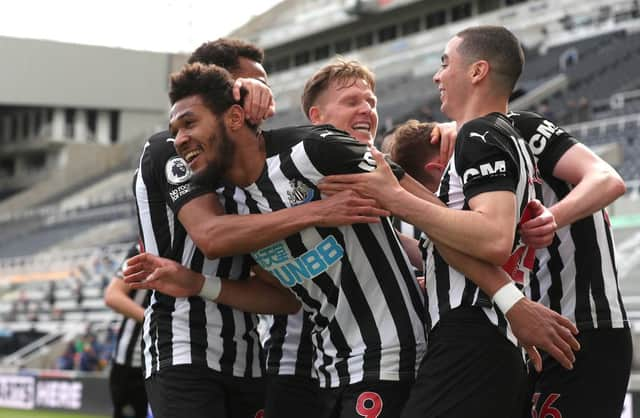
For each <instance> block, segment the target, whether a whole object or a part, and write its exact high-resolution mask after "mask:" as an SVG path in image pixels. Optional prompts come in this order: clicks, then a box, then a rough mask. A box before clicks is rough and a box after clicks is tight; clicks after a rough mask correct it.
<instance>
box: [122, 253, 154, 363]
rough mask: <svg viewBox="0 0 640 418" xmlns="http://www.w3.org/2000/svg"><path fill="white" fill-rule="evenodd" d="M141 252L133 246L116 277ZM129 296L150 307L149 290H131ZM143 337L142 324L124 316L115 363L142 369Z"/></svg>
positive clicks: (139, 303)
mask: <svg viewBox="0 0 640 418" xmlns="http://www.w3.org/2000/svg"><path fill="white" fill-rule="evenodd" d="M139 252H140V251H139V246H138V244H135V245H133V246H132V247H131V248H130V249H129V251H128V252H127V255H126V257H125V258H124V260H123V262H122V266H121V267H120V269H119V270H118V271H117V272H116V276H118V277H120V276H122V271H123V270H124V265H125V263H126V261H127V260H128V259H130V258H131V257H133V256H134V255H137V254H138V253H139ZM128 296H129V298H131V300H133V301H134V302H135V303H137V304H138V305H140V306H142V307H143V308H146V307H147V306H149V297H150V296H151V291H149V290H147V289H131V291H129V293H128ZM141 336H142V324H141V323H140V322H138V321H136V320H135V319H133V318H129V317H127V316H123V318H122V322H120V328H119V329H118V334H117V336H116V344H115V347H114V349H113V361H114V363H116V364H119V365H121V366H127V367H142V351H141Z"/></svg>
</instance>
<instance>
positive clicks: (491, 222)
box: [387, 192, 515, 265]
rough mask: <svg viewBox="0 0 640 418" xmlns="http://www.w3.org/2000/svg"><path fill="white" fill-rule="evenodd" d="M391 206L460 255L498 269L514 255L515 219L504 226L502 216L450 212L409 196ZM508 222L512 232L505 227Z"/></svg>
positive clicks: (404, 196) (470, 211)
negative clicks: (490, 264) (483, 261)
mask: <svg viewBox="0 0 640 418" xmlns="http://www.w3.org/2000/svg"><path fill="white" fill-rule="evenodd" d="M388 203H389V205H390V206H389V207H387V209H389V210H390V211H391V212H392V213H394V214H395V215H397V216H400V217H401V218H402V219H404V220H406V221H407V222H409V223H411V224H413V225H415V226H416V227H417V228H418V229H420V230H422V231H424V232H425V233H426V234H427V235H428V236H429V237H430V238H431V239H433V240H434V241H438V242H441V243H443V244H445V245H447V246H449V247H451V248H453V249H455V250H457V251H460V252H462V253H465V254H468V255H470V256H473V257H476V258H479V259H481V260H486V261H488V262H490V263H492V264H495V265H502V264H503V263H504V262H505V261H506V260H507V259H508V257H509V255H510V253H511V248H512V245H513V234H514V231H515V219H513V220H511V221H509V220H507V222H505V219H500V218H502V216H491V215H489V214H487V213H482V212H476V211H473V210H464V211H463V210H453V209H448V208H445V207H442V206H439V205H435V204H432V203H430V202H427V201H424V200H422V199H420V198H418V197H416V196H413V195H412V194H410V193H407V192H404V193H398V194H397V195H396V196H395V198H394V199H392V200H390V202H388ZM513 210H514V211H515V207H514V208H513ZM496 221H497V222H496ZM509 222H511V224H512V225H513V227H512V228H511V231H509V230H505V228H504V226H503V225H504V224H505V223H507V224H508V223H509Z"/></svg>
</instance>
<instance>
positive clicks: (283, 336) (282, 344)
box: [258, 309, 317, 378]
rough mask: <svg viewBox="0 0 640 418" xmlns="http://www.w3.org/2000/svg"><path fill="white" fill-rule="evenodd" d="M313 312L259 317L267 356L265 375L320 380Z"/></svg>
mask: <svg viewBox="0 0 640 418" xmlns="http://www.w3.org/2000/svg"><path fill="white" fill-rule="evenodd" d="M309 315H310V313H309V312H308V311H305V310H304V309H301V310H300V311H299V312H298V313H296V314H293V315H259V317H260V323H259V324H258V332H259V333H260V340H261V342H262V347H263V349H264V354H265V366H266V373H267V374H269V375H272V376H275V375H280V376H301V377H308V378H317V375H316V372H315V369H314V366H313V361H314V357H315V349H314V346H313V340H312V339H311V335H312V332H313V328H314V324H313V322H311V320H310V319H309Z"/></svg>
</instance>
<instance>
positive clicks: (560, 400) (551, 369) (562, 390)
mask: <svg viewBox="0 0 640 418" xmlns="http://www.w3.org/2000/svg"><path fill="white" fill-rule="evenodd" d="M578 341H579V342H580V345H581V348H580V350H579V351H578V352H576V361H575V363H574V367H573V370H566V369H565V368H563V367H562V366H561V365H560V364H558V362H556V361H555V360H553V359H552V358H550V357H545V360H544V364H543V370H542V373H540V374H539V375H538V376H537V379H536V384H535V386H534V391H533V395H532V398H531V403H530V405H531V408H530V415H529V416H530V417H533V418H542V417H544V416H558V417H559V416H561V417H562V418H574V417H579V418H582V417H586V416H594V417H598V418H614V417H615V418H619V417H620V414H621V412H622V406H623V403H624V397H625V395H626V392H627V385H628V382H629V374H630V372H631V358H632V343H631V334H630V332H629V330H628V329H597V330H589V331H582V332H581V333H580V334H578Z"/></svg>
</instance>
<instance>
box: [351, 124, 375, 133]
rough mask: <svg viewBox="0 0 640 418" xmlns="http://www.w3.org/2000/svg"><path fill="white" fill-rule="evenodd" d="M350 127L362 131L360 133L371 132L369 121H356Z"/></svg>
mask: <svg viewBox="0 0 640 418" xmlns="http://www.w3.org/2000/svg"><path fill="white" fill-rule="evenodd" d="M351 129H353V130H354V131H356V132H362V133H367V134H369V133H371V125H370V124H369V123H356V124H354V125H353V126H351Z"/></svg>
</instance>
